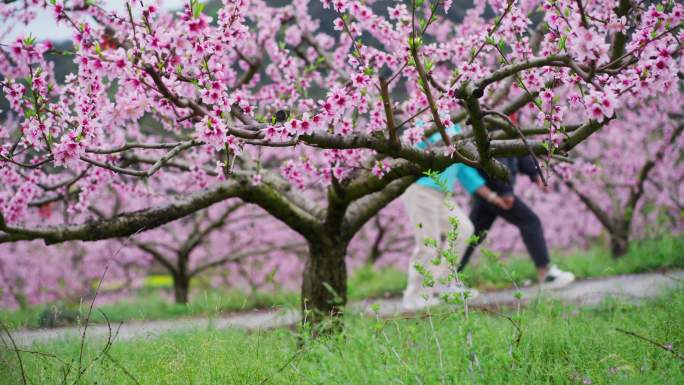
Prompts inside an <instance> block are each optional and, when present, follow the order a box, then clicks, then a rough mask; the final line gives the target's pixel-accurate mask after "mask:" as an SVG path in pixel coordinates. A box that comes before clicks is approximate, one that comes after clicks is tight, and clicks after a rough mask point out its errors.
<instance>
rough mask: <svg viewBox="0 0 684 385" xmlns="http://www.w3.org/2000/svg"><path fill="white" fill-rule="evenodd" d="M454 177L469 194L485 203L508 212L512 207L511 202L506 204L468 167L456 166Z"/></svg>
mask: <svg viewBox="0 0 684 385" xmlns="http://www.w3.org/2000/svg"><path fill="white" fill-rule="evenodd" d="M456 177H457V178H458V181H459V182H460V183H461V185H462V186H463V188H464V189H465V190H466V191H467V192H468V193H470V194H477V195H479V196H480V197H481V198H482V199H484V200H486V201H487V202H489V203H491V204H494V205H496V206H499V207H501V208H502V209H504V210H508V209H510V208H511V206H512V205H513V202H512V201H510V202H507V201H505V200H504V199H503V198H501V196H499V194H497V193H496V191H494V190H492V189H490V188H489V187H487V185H486V181H485V180H484V178H482V176H481V175H480V174H479V173H478V172H477V170H475V169H474V168H472V167H470V166H466V165H464V164H459V165H458V170H457V172H456Z"/></svg>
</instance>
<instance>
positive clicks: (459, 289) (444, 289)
mask: <svg viewBox="0 0 684 385" xmlns="http://www.w3.org/2000/svg"><path fill="white" fill-rule="evenodd" d="M436 290H437V292H438V294H462V293H463V294H465V293H468V299H473V298H475V297H477V296H478V295H480V292H479V291H477V289H473V288H472V287H468V286H466V285H464V284H463V282H458V283H450V284H449V285H440V286H438V287H437V289H436Z"/></svg>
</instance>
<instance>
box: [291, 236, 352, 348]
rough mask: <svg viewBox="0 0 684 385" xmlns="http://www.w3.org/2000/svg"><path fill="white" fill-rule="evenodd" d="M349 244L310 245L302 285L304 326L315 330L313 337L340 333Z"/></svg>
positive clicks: (317, 242) (311, 242) (345, 293)
mask: <svg viewBox="0 0 684 385" xmlns="http://www.w3.org/2000/svg"><path fill="white" fill-rule="evenodd" d="M347 246H348V242H346V241H339V240H330V239H328V240H321V241H309V258H308V259H307V261H306V264H305V266H304V278H303V281H302V314H303V319H302V322H303V324H305V325H310V326H312V327H314V330H313V334H314V335H318V334H325V333H331V332H336V331H339V329H340V327H341V326H342V324H341V322H340V318H339V317H340V316H341V315H342V313H343V310H344V306H345V305H346V303H347V265H346V262H345V256H346V254H347Z"/></svg>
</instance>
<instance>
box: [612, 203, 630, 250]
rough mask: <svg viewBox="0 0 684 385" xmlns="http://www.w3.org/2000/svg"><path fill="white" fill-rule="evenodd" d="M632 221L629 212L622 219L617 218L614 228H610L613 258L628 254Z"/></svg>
mask: <svg viewBox="0 0 684 385" xmlns="http://www.w3.org/2000/svg"><path fill="white" fill-rule="evenodd" d="M631 223H632V216H631V215H629V214H627V215H625V216H624V218H622V219H616V220H615V223H614V225H613V226H612V228H611V229H609V235H610V253H611V255H612V256H613V258H620V257H622V256H623V255H625V254H627V251H628V250H629V241H630V239H629V232H630V227H631Z"/></svg>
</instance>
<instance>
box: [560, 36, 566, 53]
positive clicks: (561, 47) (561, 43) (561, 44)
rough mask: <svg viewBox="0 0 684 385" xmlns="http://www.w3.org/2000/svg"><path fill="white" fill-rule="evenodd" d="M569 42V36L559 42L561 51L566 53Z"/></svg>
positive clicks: (562, 37)
mask: <svg viewBox="0 0 684 385" xmlns="http://www.w3.org/2000/svg"><path fill="white" fill-rule="evenodd" d="M567 42H568V36H567V35H563V36H561V38H560V40H559V41H558V49H560V50H561V51H565V50H566V46H567Z"/></svg>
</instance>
